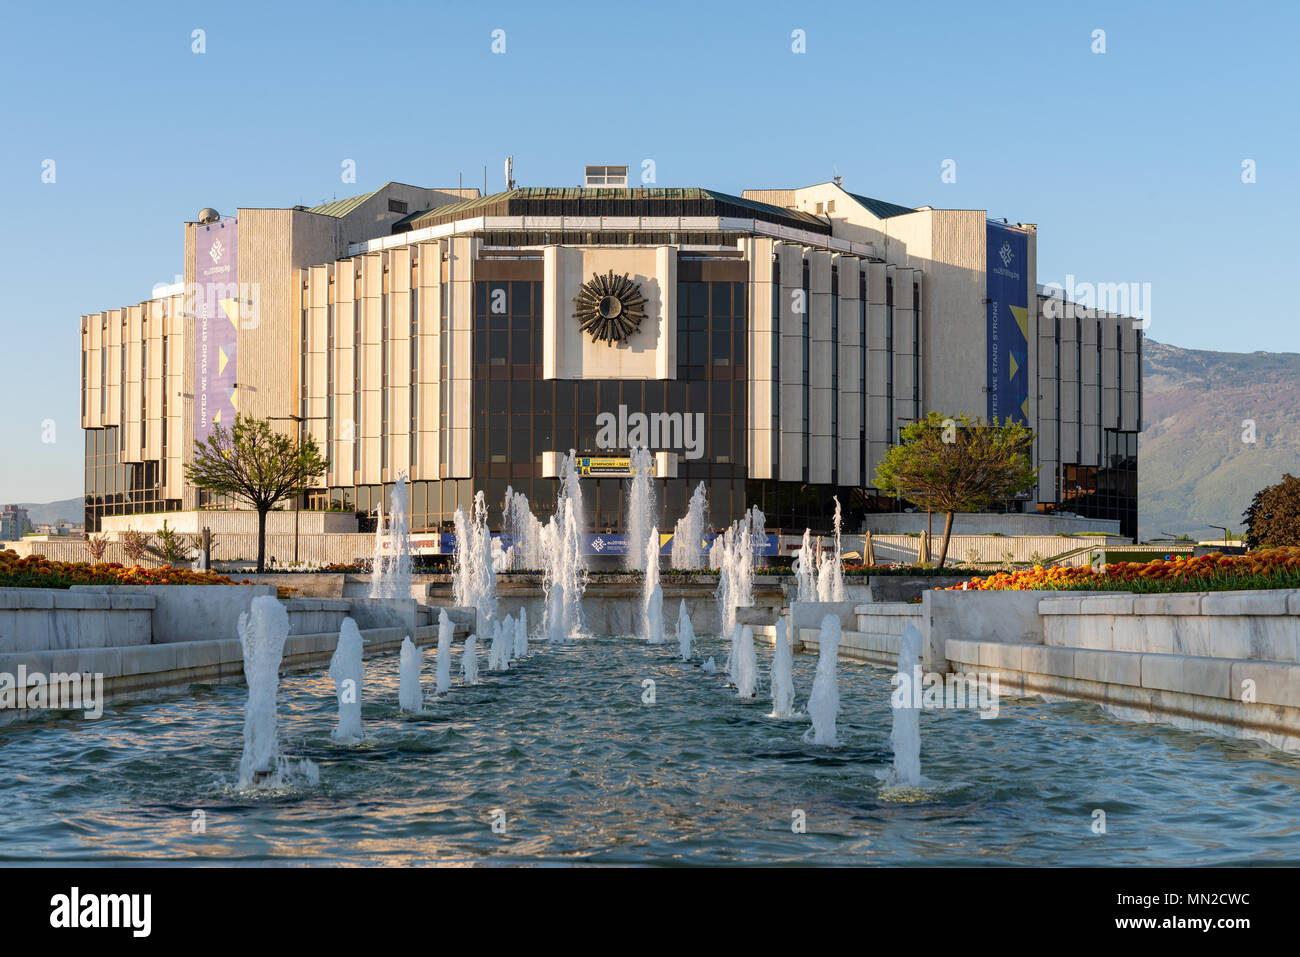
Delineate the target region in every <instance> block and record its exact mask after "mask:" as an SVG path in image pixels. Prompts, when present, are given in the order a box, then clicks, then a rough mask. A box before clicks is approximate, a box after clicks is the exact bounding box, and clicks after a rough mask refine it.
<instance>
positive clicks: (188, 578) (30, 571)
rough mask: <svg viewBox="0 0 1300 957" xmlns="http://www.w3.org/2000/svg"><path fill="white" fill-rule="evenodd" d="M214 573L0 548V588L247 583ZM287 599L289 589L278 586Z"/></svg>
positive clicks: (291, 590) (290, 592)
mask: <svg viewBox="0 0 1300 957" xmlns="http://www.w3.org/2000/svg"><path fill="white" fill-rule="evenodd" d="M251 584H252V582H250V581H247V580H245V581H235V580H234V579H233V578H227V577H226V576H225V575H218V574H216V573H215V572H196V571H194V570H193V569H190V568H176V567H175V566H172V565H163V566H160V567H158V568H142V567H141V566H139V565H132V566H127V565H120V564H118V563H117V562H103V563H100V564H91V563H90V562H52V561H50V560H49V559H48V558H46V557H45V556H44V555H31V556H29V557H27V558H19V557H18V553H17V552H15V551H13V550H12V549H4V550H3V551H0V588H71V587H72V586H73V585H251ZM278 591H279V594H280V597H281V598H290V597H292V594H293V589H290V588H284V587H281V588H280V589H278Z"/></svg>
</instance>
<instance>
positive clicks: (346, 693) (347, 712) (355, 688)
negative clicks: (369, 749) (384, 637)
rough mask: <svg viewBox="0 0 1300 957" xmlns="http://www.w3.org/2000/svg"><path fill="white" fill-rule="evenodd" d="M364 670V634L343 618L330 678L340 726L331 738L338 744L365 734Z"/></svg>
mask: <svg viewBox="0 0 1300 957" xmlns="http://www.w3.org/2000/svg"><path fill="white" fill-rule="evenodd" d="M364 671H365V666H364V665H363V664H362V662H361V632H360V631H359V630H357V623H356V622H355V621H353V620H352V619H351V618H344V619H343V625H342V627H341V628H339V642H338V644H337V645H336V646H335V648H334V656H333V657H332V658H331V659H330V677H331V678H333V679H334V693H335V695H336V696H337V697H338V702H339V723H338V727H336V728H335V729H334V730H333V732H331V735H330V736H331V737H332V738H334V740H336V741H342V742H350V741H359V740H360V739H361V737H362V735H363V734H364V733H365V732H364V730H363V728H362V726H361V682H362V678H363V676H364Z"/></svg>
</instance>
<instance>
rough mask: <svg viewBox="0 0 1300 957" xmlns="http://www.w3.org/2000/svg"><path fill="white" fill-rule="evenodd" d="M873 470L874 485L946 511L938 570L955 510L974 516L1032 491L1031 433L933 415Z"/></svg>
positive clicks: (908, 430)
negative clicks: (1016, 495)
mask: <svg viewBox="0 0 1300 957" xmlns="http://www.w3.org/2000/svg"><path fill="white" fill-rule="evenodd" d="M902 438H903V441H902V444H901V445H894V446H891V447H890V448H889V451H887V452H886V453H885V457H884V458H883V459H881V460H880V464H879V465H878V466H877V467H876V487H877V488H879V489H881V490H882V491H884V492H889V493H892V494H895V495H900V496H902V497H903V498H905V499H907V500H908V501H909V502H912V503H914V504H916V505H918V506H921V507H923V508H930V509H934V510H935V511H940V512H943V513H944V522H943V544H942V545H941V546H940V548H939V561H938V566H937V567H939V568H943V563H944V561H945V560H946V559H947V557H948V541H949V539H950V538H951V537H952V521H953V517H954V515H955V514H956V513H957V512H976V511H981V510H983V509H986V508H988V507H989V506H990V505H993V504H995V503H997V502H1001V501H1004V500H1006V499H1008V498H1010V497H1011V496H1012V495H1015V494H1016V493H1017V492H1024V491H1027V490H1029V489H1030V488H1033V486H1034V484H1035V483H1036V482H1037V481H1038V469H1036V468H1033V467H1032V465H1031V464H1030V460H1029V448H1030V441H1031V435H1030V432H1029V430H1028V429H1027V428H1025V427H1024V426H1023V425H1020V424H1019V423H1017V422H1012V421H1008V422H1006V423H1004V424H999V423H998V420H997V419H994V420H993V422H992V423H989V424H986V423H983V422H982V421H981V420H979V419H971V418H970V417H969V416H966V415H961V416H957V417H953V416H945V415H941V414H940V413H938V412H931V413H930V414H929V415H928V416H926V417H925V418H924V419H921V420H918V421H916V422H912V423H910V424H909V425H907V426H906V427H905V428H904V429H903V435H902Z"/></svg>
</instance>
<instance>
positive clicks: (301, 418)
mask: <svg viewBox="0 0 1300 957" xmlns="http://www.w3.org/2000/svg"><path fill="white" fill-rule="evenodd" d="M267 418H268V419H271V420H272V421H276V422H284V421H286V420H292V421H294V422H297V423H298V446H299V448H301V447H302V424H303V423H304V422H320V421H324V420H328V418H329V416H326V415H293V414H289V415H269V416H267ZM294 499H295V501H294V503H293V563H294V564H295V565H297V564H298V512H299V511H300V509H299V503H298V501H297V500H296V499H297V496H296V495H295V496H294Z"/></svg>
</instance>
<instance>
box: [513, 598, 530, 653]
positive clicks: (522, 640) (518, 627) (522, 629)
mask: <svg viewBox="0 0 1300 957" xmlns="http://www.w3.org/2000/svg"><path fill="white" fill-rule="evenodd" d="M514 656H515V657H516V658H527V657H528V609H527V608H524V607H522V606H521V607H520V609H519V620H518V621H517V622H515V647H514Z"/></svg>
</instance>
